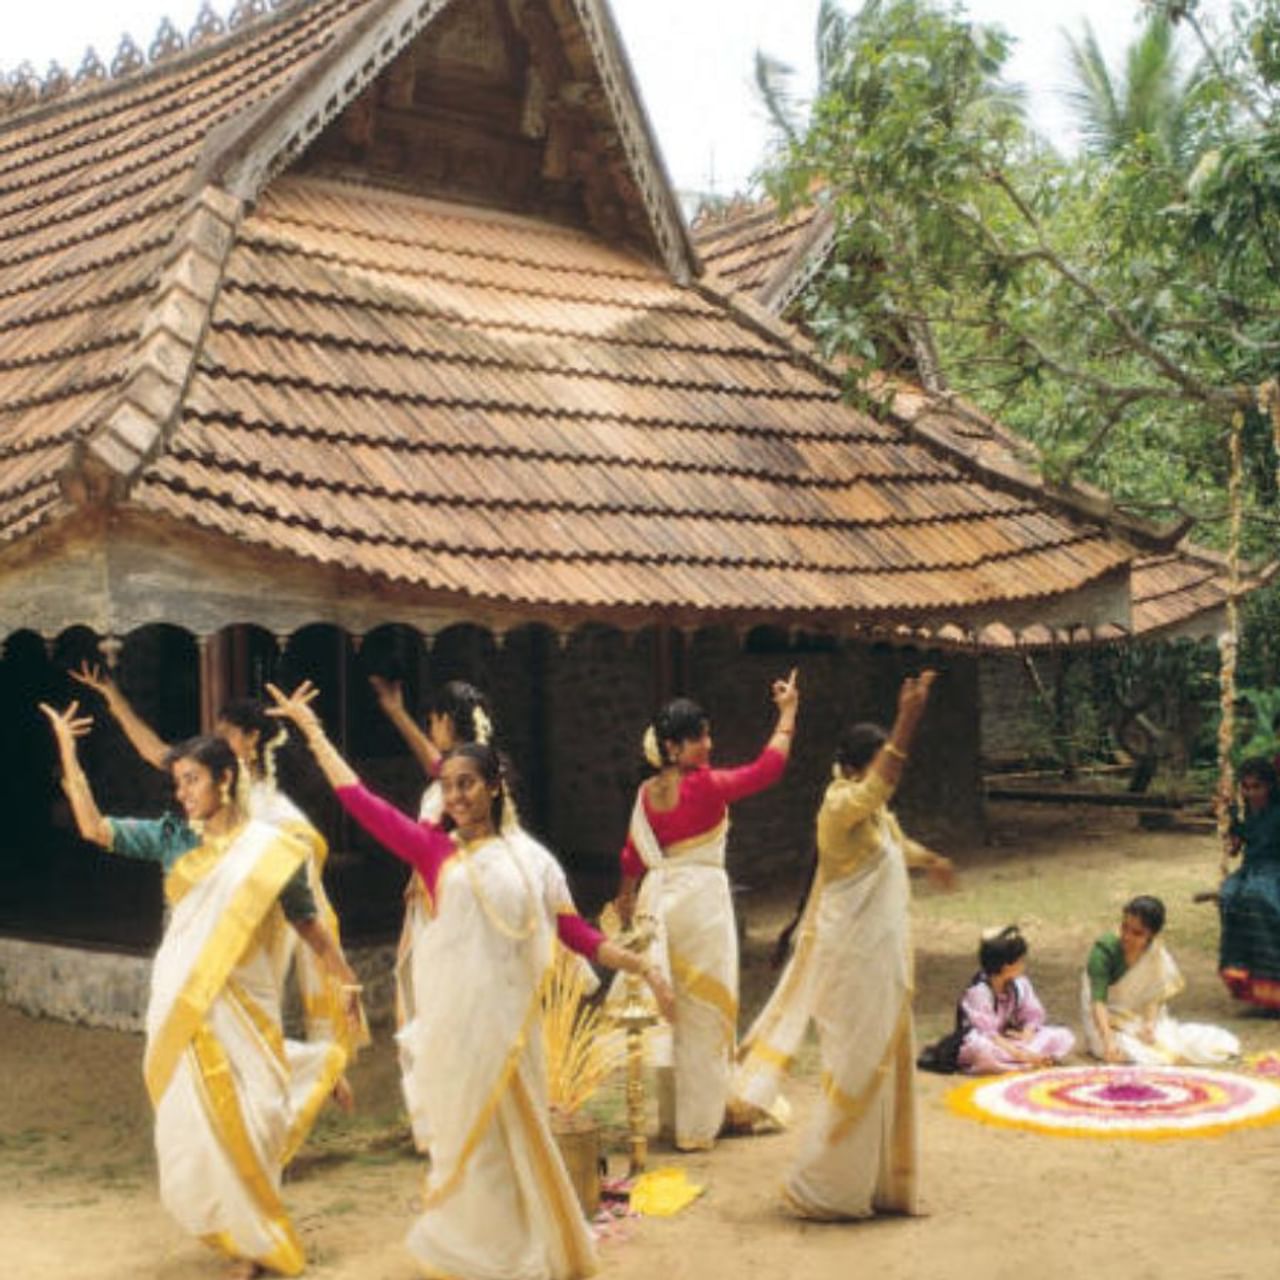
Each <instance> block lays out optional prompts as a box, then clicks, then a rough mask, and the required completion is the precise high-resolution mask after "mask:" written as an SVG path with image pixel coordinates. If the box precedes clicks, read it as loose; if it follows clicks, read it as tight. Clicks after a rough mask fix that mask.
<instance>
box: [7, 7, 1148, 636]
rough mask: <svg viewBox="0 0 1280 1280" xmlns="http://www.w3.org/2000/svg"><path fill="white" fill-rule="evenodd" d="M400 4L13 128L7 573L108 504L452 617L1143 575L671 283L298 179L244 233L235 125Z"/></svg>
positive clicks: (615, 258)
mask: <svg viewBox="0 0 1280 1280" xmlns="http://www.w3.org/2000/svg"><path fill="white" fill-rule="evenodd" d="M428 7H429V6H427V5H425V4H424V5H421V6H419V8H420V9H422V10H423V11H425V10H426V9H427V8H428ZM590 7H591V6H590V5H588V4H586V3H585V0H575V11H577V12H580V13H585V12H586V10H587V9H589V8H590ZM393 8H394V9H395V11H396V12H397V13H398V12H400V10H401V9H404V11H405V12H407V11H408V7H407V6H405V5H401V6H399V7H397V6H393V5H391V4H390V0H371V2H370V3H368V4H366V3H364V2H363V0H314V2H313V3H311V4H308V5H302V6H296V7H293V8H290V9H285V10H283V11H281V13H279V14H277V15H275V16H273V17H272V18H270V19H264V20H262V21H261V22H260V23H258V24H257V25H254V26H250V27H248V28H245V29H244V30H242V31H240V32H237V33H236V34H235V35H234V37H232V38H228V39H225V40H222V41H217V42H214V43H212V44H209V45H207V46H206V47H204V48H202V49H201V50H200V51H199V52H198V53H192V54H186V55H183V56H181V57H179V58H177V59H175V60H174V61H173V62H172V63H171V64H169V65H168V66H167V67H165V68H163V69H160V70H156V71H153V72H148V73H146V74H143V75H140V76H138V77H136V78H135V79H133V80H129V81H125V82H122V83H116V84H112V85H109V86H106V87H104V88H102V89H101V90H98V91H95V92H94V93H91V94H88V95H86V96H84V97H82V98H80V99H77V100H69V101H67V102H65V103H63V104H61V105H59V106H58V107H57V108H56V109H54V108H52V107H45V108H40V109H38V110H36V111H35V112H34V113H33V114H31V115H29V116H18V117H17V118H15V119H11V120H9V121H8V122H4V121H0V242H3V243H4V244H5V247H6V253H5V256H4V257H3V258H2V259H0V334H3V337H4V341H3V344H2V345H0V351H2V352H3V353H4V354H3V357H2V359H0V543H10V544H12V543H14V542H15V541H18V540H21V539H23V538H24V535H27V534H29V533H30V532H31V531H32V530H33V529H34V528H36V527H38V526H39V525H41V524H50V523H52V522H53V521H54V520H55V519H57V518H58V517H59V516H61V515H63V514H66V513H69V512H71V511H73V510H74V509H76V506H77V504H79V503H83V502H86V501H88V502H95V501H109V502H115V503H117V504H119V505H121V506H123V507H125V508H127V509H128V510H129V511H131V512H134V513H141V514H142V515H143V516H144V517H152V518H154V519H156V520H157V521H159V522H162V523H164V524H165V525H166V526H167V527H169V528H175V527H176V528H179V529H180V528H182V527H187V528H196V529H199V530H203V531H206V532H212V533H214V534H218V535H223V536H225V537H226V538H228V539H231V540H234V541H235V542H236V543H238V544H240V545H242V546H249V547H253V548H261V549H263V550H264V551H269V552H275V553H283V554H285V555H288V556H292V557H294V558H295V560H296V561H297V562H298V563H299V565H300V566H302V565H305V564H307V563H312V564H316V565H323V566H327V567H335V566H336V567H342V568H344V569H347V570H351V571H354V572H357V573H363V574H366V575H370V576H371V577H373V578H376V579H379V580H383V581H387V582H394V583H398V584H403V585H405V586H406V587H408V588H411V589H415V590H418V591H421V592H423V593H427V594H431V593H443V594H445V595H447V596H448V597H450V598H451V599H455V600H456V599H459V598H461V599H475V600H477V601H487V602H498V603H500V604H503V605H511V606H514V607H517V608H525V607H539V606H551V607H556V608H565V609H578V610H591V611H595V610H609V609H612V610H618V611H623V610H639V611H647V612H648V613H649V614H652V612H653V611H655V610H661V611H663V613H664V615H665V616H668V617H673V618H678V617H682V616H684V617H688V616H697V617H704V616H706V615H718V616H735V617H759V616H774V615H778V614H780V613H785V614H786V615H790V616H793V617H805V616H810V617H820V618H822V619H824V620H827V621H835V622H841V623H851V624H855V625H858V624H862V623H867V624H874V625H886V624H888V625H893V624H896V623H898V622H905V623H910V624H913V625H914V624H915V623H916V622H918V621H924V620H928V621H929V625H932V626H936V625H938V623H939V621H940V620H945V619H954V620H955V621H957V622H960V623H962V624H963V625H965V626H969V625H980V624H981V623H982V622H984V621H989V620H991V619H998V618H1001V617H1002V616H1007V613H1008V612H1013V613H1018V615H1019V617H1020V618H1022V619H1024V620H1025V618H1026V616H1027V606H1031V607H1032V608H1036V607H1039V606H1040V605H1043V604H1046V603H1047V602H1049V601H1053V600H1055V599H1060V598H1062V597H1069V596H1070V595H1071V593H1074V592H1077V591H1082V590H1084V589H1086V588H1089V587H1092V586H1096V585H1099V584H1102V583H1106V582H1110V581H1111V580H1112V579H1114V578H1115V577H1116V576H1117V575H1122V574H1123V573H1124V570H1125V567H1126V565H1127V564H1128V563H1129V561H1130V560H1131V558H1132V556H1133V554H1134V552H1133V548H1132V547H1131V546H1129V545H1128V544H1127V543H1125V542H1124V541H1122V540H1119V539H1117V538H1115V537H1114V536H1112V535H1111V534H1109V533H1108V532H1107V531H1106V530H1105V529H1104V528H1103V527H1102V526H1101V525H1100V524H1098V523H1097V522H1093V521H1090V520H1087V519H1082V518H1078V517H1076V516H1075V515H1073V514H1071V513H1069V512H1068V513H1064V512H1063V511H1062V510H1061V509H1059V508H1058V507H1057V506H1055V504H1054V503H1052V502H1050V501H1048V500H1047V499H1045V498H1044V497H1043V496H1042V495H1038V494H1036V493H1032V492H1030V491H1029V490H1027V489H1026V488H1025V487H1024V488H1019V487H1018V486H1017V485H1011V484H1005V483H1003V482H1002V477H1001V475H1000V474H998V469H997V471H995V472H993V473H992V474H991V475H990V476H989V477H988V478H987V479H983V478H981V477H979V476H978V475H977V474H976V472H975V468H974V467H973V466H971V465H970V462H969V460H968V459H966V458H965V457H964V456H961V454H959V453H957V452H956V451H955V450H954V449H952V448H950V447H949V446H948V445H947V444H946V442H945V441H941V443H940V436H939V429H938V428H937V425H936V424H933V425H930V423H929V422H928V421H927V419H928V417H929V414H928V413H916V414H915V416H914V419H913V418H912V415H911V414H910V413H907V412H906V411H905V410H904V412H903V413H901V414H898V415H896V416H894V415H891V416H889V417H887V418H886V419H884V420H877V419H875V418H873V417H871V416H869V415H867V414H865V413H862V412H860V411H858V410H856V409H854V408H852V407H850V406H849V405H848V404H846V403H845V402H844V401H843V399H842V392H841V386H840V379H839V378H838V376H837V375H836V374H834V373H833V372H832V371H831V370H830V369H828V368H826V367H825V366H823V365H821V364H820V363H819V362H818V361H817V360H816V359H815V358H814V357H813V355H812V354H811V350H810V348H809V347H808V344H807V343H806V342H805V341H804V340H803V339H802V338H801V337H800V336H799V335H798V334H794V333H792V332H790V331H788V330H786V329H785V327H784V326H781V325H779V324H776V323H775V322H773V321H771V320H769V319H768V317H765V316H763V315H762V314H760V313H758V312H757V311H756V310H753V308H751V307H750V306H748V305H746V304H745V303H738V302H735V301H733V300H730V299H727V298H726V297H725V296H724V295H723V294H722V293H720V292H719V291H718V290H717V289H716V288H713V287H707V286H702V285H682V284H679V283H677V282H676V281H675V280H674V279H673V276H672V273H671V271H670V270H669V269H668V267H667V266H664V265H662V264H660V263H659V262H657V261H656V257H657V255H656V254H652V253H648V254H646V253H641V252H640V251H639V250H633V249H628V248H626V247H623V246H621V245H618V244H613V243H606V242H605V241H604V240H603V239H601V238H600V237H598V236H596V235H594V234H592V233H591V232H588V231H586V230H581V229H573V228H569V227H566V226H563V225H560V224H557V223H553V222H550V221H546V220H537V219H534V218H531V217H521V216H516V215H514V214H503V213H497V212H492V211H484V210H481V209H478V208H476V207H472V206H468V205H464V204H460V203H444V202H441V201H438V200H435V201H433V200H428V199H426V198H424V197H422V196H419V195H413V194H409V193H408V192H393V191H389V190H386V189H384V188H382V187H379V186H376V185H373V184H372V183H370V182H367V181H366V182H354V181H343V182H340V181H337V180H336V179H334V178H333V177H327V178H326V177H322V176H317V175H314V174H312V175H307V174H304V173H301V172H292V173H289V174H286V175H285V176H283V177H280V178H277V179H274V180H273V181H271V182H270V184H269V185H268V186H267V187H266V189H265V190H263V191H261V192H256V191H255V192H254V196H255V197H256V203H255V204H254V205H253V207H252V209H251V211H249V212H244V210H243V208H242V205H241V202H240V200H239V198H238V193H237V192H236V191H232V192H228V191H225V190H220V189H218V188H216V186H210V185H209V183H208V175H209V173H210V172H211V170H210V169H209V168H208V167H207V166H208V165H209V163H210V154H213V155H215V156H224V155H225V154H226V151H225V145H226V137H227V129H230V128H232V127H233V126H232V125H231V124H230V123H229V122H230V121H231V117H232V115H233V113H235V112H237V111H240V110H243V109H245V108H252V107H253V105H254V104H255V103H258V102H264V101H265V100H266V99H267V98H268V96H269V95H272V94H273V92H274V91H276V90H278V89H282V88H288V90H289V92H293V88H292V87H291V86H294V85H295V83H296V82H297V81H298V80H299V77H300V76H302V75H303V73H304V71H305V70H306V68H307V67H308V66H309V65H311V64H312V63H313V61H314V60H316V59H317V57H318V55H320V54H321V52H322V51H324V50H326V49H332V48H333V47H334V46H336V45H340V44H341V42H342V40H343V38H344V30H352V29H354V25H355V23H354V19H355V18H356V17H357V16H358V15H359V14H360V13H361V12H363V13H366V14H368V13H375V11H376V13H378V14H383V13H389V12H391V10H392V9H393ZM433 12H434V10H433ZM348 17H352V18H353V27H352V28H346V29H344V28H343V27H342V23H343V21H344V20H345V19H347V18H348ZM360 20H361V21H363V19H362V18H361V19H360ZM584 20H585V19H584ZM362 38H364V37H362ZM369 38H370V39H372V37H369ZM393 54H394V50H391V51H390V52H389V53H388V54H387V56H388V57H390V56H393ZM278 101H280V99H277V103H278ZM266 115H269V112H267V113H263V112H259V113H258V115H257V116H255V115H254V113H253V112H252V110H250V111H248V112H247V114H246V115H244V116H241V117H240V121H241V122H243V121H244V120H246V119H248V120H249V121H251V122H253V124H254V127H255V128H258V129H259V134H258V135H255V136H261V129H263V128H265V129H267V132H268V134H269V132H270V128H269V127H270V124H271V122H270V121H269V120H266V122H265V124H264V118H265V116H266ZM224 124H225V125H226V126H227V128H226V129H219V126H220V125H224ZM355 167H357V168H358V166H355ZM212 172H218V170H216V166H215V169H214V170H212ZM202 184H204V185H202ZM646 198H647V199H650V198H652V196H651V195H650V196H647V197H646ZM86 459H87V460H86ZM104 477H105V478H104ZM1057 616H1059V617H1062V616H1068V617H1069V616H1073V615H1072V613H1071V611H1070V608H1067V609H1066V610H1065V615H1064V611H1063V610H1059V611H1058V615H1057Z"/></svg>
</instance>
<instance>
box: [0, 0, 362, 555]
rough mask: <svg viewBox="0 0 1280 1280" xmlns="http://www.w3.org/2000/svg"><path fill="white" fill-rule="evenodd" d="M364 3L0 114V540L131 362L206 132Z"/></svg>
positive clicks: (58, 501) (266, 91)
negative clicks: (79, 93)
mask: <svg viewBox="0 0 1280 1280" xmlns="http://www.w3.org/2000/svg"><path fill="white" fill-rule="evenodd" d="M362 2H363V0H316V2H315V3H313V4H310V5H307V6H306V7H303V8H298V9H295V10H292V11H290V12H289V13H285V14H280V15H276V16H275V17H274V18H272V19H271V20H269V21H267V22H264V23H260V24H258V25H256V26H254V27H251V28H246V29H245V30H243V31H240V32H237V33H236V34H235V35H234V36H233V37H232V38H229V39H225V40H223V41H221V42H220V43H218V44H217V45H213V46H210V47H208V48H206V49H203V50H200V51H198V52H195V53H192V54H188V55H185V56H183V57H181V58H179V59H176V60H174V61H173V62H171V63H169V64H167V65H166V66H164V67H163V68H157V69H156V70H154V71H152V72H150V73H146V74H142V75H138V76H134V77H131V78H129V79H128V80H122V81H119V82H114V83H108V84H105V85H104V86H102V87H101V88H100V89H98V90H96V91H93V92H90V93H87V94H84V95H82V96H79V97H77V98H74V99H71V100H68V101H65V102H60V103H56V104H52V105H51V106H46V107H44V108H42V109H36V110H34V111H30V112H26V113H24V114H22V115H19V116H16V117H13V118H12V119H7V120H6V119H4V118H0V538H3V539H4V540H5V541H12V540H13V539H15V538H17V537H19V536H21V535H22V534H23V533H25V532H28V531H29V530H30V529H32V528H33V527H35V526H36V525H38V524H40V523H42V522H44V521H46V520H48V519H49V518H51V517H53V516H54V515H56V514H58V513H59V512H60V511H64V510H66V507H67V504H66V503H65V502H63V500H62V498H61V496H60V493H59V486H58V475H59V473H61V472H62V471H64V470H65V469H66V468H67V466H68V465H69V463H70V462H71V459H72V456H73V450H74V448H75V446H76V445H77V443H78V442H80V441H82V440H83V439H84V438H85V437H86V435H87V434H88V432H89V431H90V430H91V428H92V427H93V425H94V422H95V412H96V410H98V409H99V408H103V407H105V406H106V405H107V404H108V403H110V401H111V399H112V396H113V393H115V392H118V390H119V388H120V386H121V384H122V382H123V380H124V379H125V377H126V374H127V356H128V353H129V351H130V349H131V348H132V347H133V345H134V344H135V343H136V341H137V340H138V338H139V335H140V334H141V332H142V329H143V325H144V321H145V320H146V317H147V315H148V312H149V310H150V308H151V306H152V303H153V299H154V291H155V286H156V283H157V280H158V278H159V275H160V272H161V269H162V267H163V266H164V265H165V262H166V259H167V257H168V254H169V251H170V246H171V244H172V241H173V238H174V232H175V228H176V224H177V220H178V215H179V212H180V210H181V208H182V206H183V204H184V202H185V201H186V199H187V197H188V195H189V194H190V192H189V190H188V188H189V184H190V181H191V175H192V171H193V169H194V167H195V165H196V163H197V160H198V158H199V155H200V152H201V148H202V147H203V145H204V143H205V141H206V139H207V137H208V136H209V134H210V133H211V132H212V131H213V130H215V129H217V128H218V126H219V125H221V124H223V123H224V122H226V121H227V120H229V119H230V118H231V117H232V116H233V115H235V114H236V113H238V112H241V111H243V110H244V109H245V108H247V107H250V106H252V105H253V104H254V103H255V102H259V101H262V100H263V99H265V98H267V97H268V96H270V95H271V94H273V93H275V92H276V91H277V90H279V89H280V88H281V87H282V86H283V85H285V84H286V83H288V82H289V81H290V80H291V79H292V78H293V77H295V76H297V75H298V74H299V73H300V71H301V70H302V69H303V68H304V67H305V66H306V64H307V63H308V62H309V61H310V60H311V59H312V58H314V57H315V55H316V54H317V53H318V52H319V51H320V50H322V49H323V48H324V47H326V46H327V45H328V44H329V43H330V41H331V40H332V39H333V36H334V33H335V29H336V27H337V26H338V25H339V24H340V22H341V21H342V19H343V18H345V17H346V16H347V15H348V14H349V13H350V12H351V11H352V10H353V8H357V7H359V5H360V4H361V3H362Z"/></svg>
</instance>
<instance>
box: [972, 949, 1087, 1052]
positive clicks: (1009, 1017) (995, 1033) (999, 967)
mask: <svg viewBox="0 0 1280 1280" xmlns="http://www.w3.org/2000/svg"><path fill="white" fill-rule="evenodd" d="M1026 957H1027V940H1026V939H1025V938H1024V937H1023V936H1022V933H1021V931H1020V930H1019V929H1018V926H1017V925H1012V924H1011V925H1009V926H1008V927H1007V928H1004V929H997V930H989V931H988V932H986V933H984V934H983V935H982V943H981V945H980V946H979V948H978V964H979V966H980V971H979V972H978V973H977V974H976V975H975V977H974V979H973V981H972V982H971V983H970V984H969V987H968V989H967V990H966V991H965V993H964V995H962V996H961V997H960V1003H959V1005H958V1006H957V1008H956V1034H957V1036H958V1037H959V1047H958V1050H957V1053H956V1066H957V1069H958V1070H960V1071H963V1072H965V1073H966V1074H967V1075H974V1076H981V1075H994V1074H997V1073H999V1072H1003V1071H1025V1070H1026V1069H1027V1068H1029V1067H1049V1066H1053V1065H1054V1064H1055V1063H1057V1062H1061V1061H1062V1059H1063V1058H1065V1057H1066V1056H1067V1054H1069V1053H1070V1052H1071V1050H1072V1048H1073V1047H1074V1046H1075V1036H1074V1035H1073V1034H1072V1033H1071V1032H1070V1031H1069V1030H1068V1029H1067V1028H1066V1027H1054V1026H1049V1025H1047V1024H1046V1020H1045V1011H1044V1006H1043V1005H1041V1003H1040V1001H1039V1000H1038V999H1037V998H1036V993H1035V989H1034V988H1033V987H1032V985H1031V981H1030V979H1028V978H1027V977H1026V974H1025V969H1026V965H1027V959H1026Z"/></svg>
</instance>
